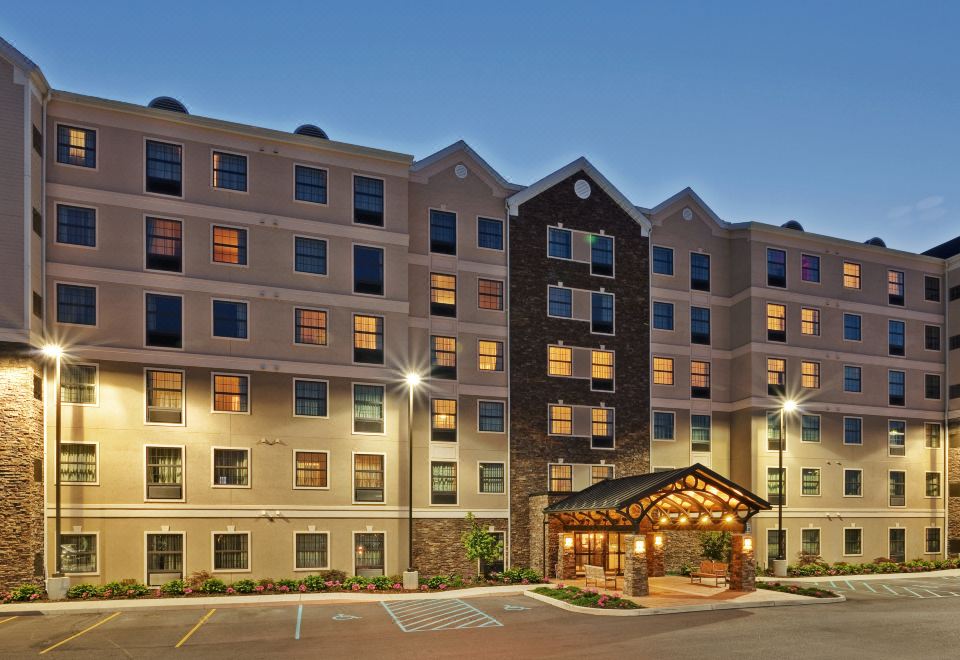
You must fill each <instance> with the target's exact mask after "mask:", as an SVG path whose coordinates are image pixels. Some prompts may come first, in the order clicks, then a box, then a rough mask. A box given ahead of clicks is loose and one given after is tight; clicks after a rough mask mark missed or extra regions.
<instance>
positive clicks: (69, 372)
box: [60, 364, 97, 405]
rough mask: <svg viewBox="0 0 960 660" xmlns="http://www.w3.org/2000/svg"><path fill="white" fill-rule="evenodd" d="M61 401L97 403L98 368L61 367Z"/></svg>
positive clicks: (73, 365) (85, 366)
mask: <svg viewBox="0 0 960 660" xmlns="http://www.w3.org/2000/svg"><path fill="white" fill-rule="evenodd" d="M60 400H61V401H62V402H63V403H74V404H84V405H87V404H96V403H97V366H96V365H94V364H64V365H62V366H61V367H60Z"/></svg>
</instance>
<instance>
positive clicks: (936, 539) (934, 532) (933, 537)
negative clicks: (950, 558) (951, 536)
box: [923, 527, 940, 555]
mask: <svg viewBox="0 0 960 660" xmlns="http://www.w3.org/2000/svg"><path fill="white" fill-rule="evenodd" d="M923 550H924V552H926V553H927V554H928V555H932V554H939V553H940V528H939V527H925V528H924V530H923Z"/></svg>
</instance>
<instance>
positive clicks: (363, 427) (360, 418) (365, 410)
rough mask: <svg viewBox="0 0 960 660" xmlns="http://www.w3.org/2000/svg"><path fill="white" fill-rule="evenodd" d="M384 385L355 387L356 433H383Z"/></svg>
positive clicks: (356, 385)
mask: <svg viewBox="0 0 960 660" xmlns="http://www.w3.org/2000/svg"><path fill="white" fill-rule="evenodd" d="M383 399H384V386H383V385H364V384H360V383H354V385H353V430H354V433H383Z"/></svg>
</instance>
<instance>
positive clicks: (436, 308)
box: [430, 273, 457, 317]
mask: <svg viewBox="0 0 960 660" xmlns="http://www.w3.org/2000/svg"><path fill="white" fill-rule="evenodd" d="M430 314H432V315H433V316H451V317H456V315H457V277H456V276H455V275H443V274H441V273H430Z"/></svg>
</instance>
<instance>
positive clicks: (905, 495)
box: [886, 469, 942, 509]
mask: <svg viewBox="0 0 960 660" xmlns="http://www.w3.org/2000/svg"><path fill="white" fill-rule="evenodd" d="M894 472H900V473H902V474H903V504H902V505H894V504H890V483H891V477H892V476H893V473H894ZM924 486H926V481H924ZM941 488H942V486H941ZM886 490H887V502H886V504H887V508H888V509H905V508H907V500H908V499H909V493H910V491H909V490H908V487H907V470H906V469H902V470H887V488H886Z"/></svg>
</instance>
